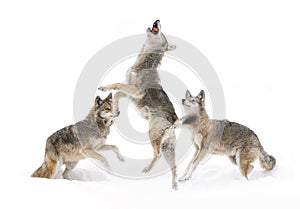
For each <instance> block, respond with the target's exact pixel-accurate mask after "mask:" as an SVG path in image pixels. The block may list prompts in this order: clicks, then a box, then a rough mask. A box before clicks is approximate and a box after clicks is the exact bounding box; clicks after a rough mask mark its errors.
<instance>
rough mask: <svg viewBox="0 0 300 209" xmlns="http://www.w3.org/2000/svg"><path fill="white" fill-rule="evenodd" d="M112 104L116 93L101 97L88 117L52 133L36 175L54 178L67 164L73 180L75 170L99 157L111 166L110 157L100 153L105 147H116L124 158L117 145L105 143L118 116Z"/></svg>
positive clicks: (115, 150)
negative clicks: (82, 162) (84, 162)
mask: <svg viewBox="0 0 300 209" xmlns="http://www.w3.org/2000/svg"><path fill="white" fill-rule="evenodd" d="M112 106H113V105H112V94H109V96H107V98H106V99H104V100H102V99H101V98H100V97H99V96H97V97H96V99H95V102H94V107H93V108H92V109H91V111H90V113H89V114H88V115H87V116H86V118H85V119H84V120H82V121H79V122H77V123H75V124H74V125H70V126H67V127H65V128H63V129H61V130H59V131H57V132H55V133H54V134H52V135H51V136H50V137H49V138H48V139H47V142H46V151H45V158H44V163H43V164H42V165H41V167H39V168H38V169H37V170H36V171H35V172H34V173H33V174H32V177H41V178H53V177H54V176H55V174H56V172H57V169H58V168H59V165H61V164H62V163H63V164H65V165H66V169H65V171H64V172H63V177H64V178H65V179H70V172H71V171H72V169H74V168H75V166H76V165H77V163H78V161H79V160H82V159H85V158H94V159H97V160H99V161H100V162H102V163H103V164H104V165H105V167H106V168H108V169H109V164H108V162H107V160H106V158H104V157H103V156H102V155H101V154H99V153H98V152H97V151H101V150H112V151H113V152H115V153H116V155H117V156H118V158H119V160H121V161H124V159H123V157H122V156H121V154H120V152H119V149H118V148H117V147H116V146H115V145H108V144H105V141H106V137H107V135H108V134H109V131H110V126H111V125H112V124H113V118H114V117H116V116H118V115H116V114H113V110H112Z"/></svg>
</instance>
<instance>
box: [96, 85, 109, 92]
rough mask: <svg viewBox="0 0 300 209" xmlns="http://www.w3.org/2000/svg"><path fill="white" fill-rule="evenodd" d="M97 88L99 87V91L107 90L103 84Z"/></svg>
mask: <svg viewBox="0 0 300 209" xmlns="http://www.w3.org/2000/svg"><path fill="white" fill-rule="evenodd" d="M98 89H99V90H100V91H107V90H108V89H107V88H106V87H105V86H100V87H99V88H98Z"/></svg>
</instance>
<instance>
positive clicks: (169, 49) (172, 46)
mask: <svg viewBox="0 0 300 209" xmlns="http://www.w3.org/2000/svg"><path fill="white" fill-rule="evenodd" d="M174 49H176V46H175V45H174V44H170V43H168V48H167V51H171V50H174Z"/></svg>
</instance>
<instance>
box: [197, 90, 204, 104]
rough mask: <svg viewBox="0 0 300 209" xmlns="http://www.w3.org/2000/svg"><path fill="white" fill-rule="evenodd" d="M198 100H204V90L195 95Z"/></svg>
mask: <svg viewBox="0 0 300 209" xmlns="http://www.w3.org/2000/svg"><path fill="white" fill-rule="evenodd" d="M197 97H198V98H199V99H200V100H203V101H204V100H205V92H204V90H201V91H200V93H199V94H198V96H197Z"/></svg>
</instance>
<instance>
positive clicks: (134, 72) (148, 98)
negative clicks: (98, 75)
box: [99, 21, 177, 189]
mask: <svg viewBox="0 0 300 209" xmlns="http://www.w3.org/2000/svg"><path fill="white" fill-rule="evenodd" d="M155 27H156V28H155ZM156 29H158V30H156ZM172 49H175V46H173V45H171V44H169V43H168V42H167V39H166V37H165V36H164V35H163V34H162V33H161V26H160V22H159V21H155V22H154V26H153V28H152V30H151V29H150V28H148V29H147V39H146V41H145V44H144V46H143V49H142V51H141V53H140V54H139V56H138V58H137V60H136V62H135V64H134V65H133V66H132V67H131V68H130V69H129V70H128V71H127V75H126V83H115V84H111V85H106V86H104V87H100V88H99V89H100V90H103V91H106V90H117V93H116V94H115V96H114V105H115V106H114V108H115V109H116V111H118V100H119V99H120V98H122V97H129V98H130V99H131V100H132V102H133V103H134V104H135V106H136V107H137V109H138V110H139V112H140V113H141V115H142V117H144V118H145V119H146V120H148V121H149V137H150V141H151V144H152V146H153V159H152V161H151V162H150V164H149V165H148V166H147V167H146V168H144V169H143V171H142V172H148V171H149V170H151V168H152V167H153V166H154V165H155V163H156V162H157V160H158V159H159V158H160V155H161V152H162V154H163V156H164V158H165V159H166V161H167V163H168V165H169V166H170V168H171V171H172V187H173V188H174V189H177V178H176V164H175V143H176V138H175V133H174V130H171V131H168V132H164V130H166V129H167V128H168V127H170V126H172V124H173V123H174V122H175V121H176V120H177V115H176V113H175V109H174V107H173V104H172V103H171V101H170V99H169V97H168V95H167V94H166V93H165V91H164V90H163V87H162V86H161V84H160V80H159V74H158V72H157V68H158V66H159V65H160V63H161V60H162V58H163V55H164V53H165V52H166V51H168V50H172Z"/></svg>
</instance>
